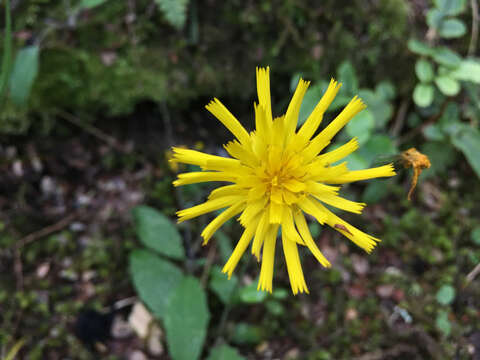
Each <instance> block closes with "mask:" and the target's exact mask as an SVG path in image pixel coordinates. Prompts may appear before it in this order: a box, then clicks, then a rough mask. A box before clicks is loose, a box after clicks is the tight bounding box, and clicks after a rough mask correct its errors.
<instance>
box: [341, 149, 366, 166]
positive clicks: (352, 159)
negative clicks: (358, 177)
mask: <svg viewBox="0 0 480 360" xmlns="http://www.w3.org/2000/svg"><path fill="white" fill-rule="evenodd" d="M343 161H346V162H347V166H348V169H349V170H362V169H365V168H366V167H368V161H367V160H366V159H365V158H364V157H363V156H362V155H360V154H359V153H358V152H354V153H352V154H350V155H348V156H347V157H346V158H344V159H343V160H342V162H343Z"/></svg>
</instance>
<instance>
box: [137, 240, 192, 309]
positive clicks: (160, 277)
mask: <svg viewBox="0 0 480 360" xmlns="http://www.w3.org/2000/svg"><path fill="white" fill-rule="evenodd" d="M129 260H130V273H131V275H132V280H133V284H134V285H135V288H136V289H137V292H138V294H139V295H140V298H141V299H142V300H143V301H144V302H145V304H147V306H148V307H149V308H150V309H151V310H152V312H153V314H154V315H155V316H156V317H158V318H163V317H164V315H165V311H166V307H167V301H168V298H169V296H170V295H171V294H172V293H173V291H174V290H175V288H176V287H177V285H178V283H179V282H180V281H181V280H182V277H183V275H182V272H181V271H180V269H178V268H177V267H176V266H175V265H173V264H172V263H170V262H169V261H167V260H164V259H162V258H160V257H159V256H157V255H155V254H154V253H152V252H150V251H147V250H135V251H133V252H132V253H131V254H130V259H129Z"/></svg>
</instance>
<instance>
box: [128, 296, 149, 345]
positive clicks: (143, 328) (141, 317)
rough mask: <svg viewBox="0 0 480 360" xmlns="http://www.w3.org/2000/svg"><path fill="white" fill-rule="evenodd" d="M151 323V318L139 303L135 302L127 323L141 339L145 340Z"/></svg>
mask: <svg viewBox="0 0 480 360" xmlns="http://www.w3.org/2000/svg"><path fill="white" fill-rule="evenodd" d="M152 321H153V316H152V315H151V314H150V313H149V312H148V310H147V309H146V308H145V306H144V305H143V304H142V303H141V302H137V303H135V305H133V309H132V312H131V313H130V316H129V317H128V322H129V324H130V326H131V327H132V328H133V330H135V332H136V333H137V335H138V336H139V337H140V338H141V339H145V338H146V337H147V336H148V331H149V327H150V323H151V322H152Z"/></svg>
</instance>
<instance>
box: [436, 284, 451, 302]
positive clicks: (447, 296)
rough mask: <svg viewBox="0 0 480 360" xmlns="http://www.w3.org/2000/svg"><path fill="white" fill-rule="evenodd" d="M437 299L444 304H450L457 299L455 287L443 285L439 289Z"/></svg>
mask: <svg viewBox="0 0 480 360" xmlns="http://www.w3.org/2000/svg"><path fill="white" fill-rule="evenodd" d="M436 299H437V301H438V302H439V303H440V304H442V305H450V304H451V303H452V302H453V300H454V299H455V288H454V287H453V286H451V285H443V286H442V287H441V288H440V289H439V290H438V291H437V295H436Z"/></svg>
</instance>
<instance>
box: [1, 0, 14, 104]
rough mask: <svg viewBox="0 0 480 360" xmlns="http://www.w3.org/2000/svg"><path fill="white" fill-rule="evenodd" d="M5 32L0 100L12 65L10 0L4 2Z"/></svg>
mask: <svg viewBox="0 0 480 360" xmlns="http://www.w3.org/2000/svg"><path fill="white" fill-rule="evenodd" d="M4 11H5V32H4V35H3V36H4V38H3V49H2V53H3V54H2V68H1V69H0V100H1V97H2V96H3V95H4V94H5V91H6V89H7V84H8V79H9V77H10V70H11V67H12V19H11V15H10V0H6V2H5V10H4Z"/></svg>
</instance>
